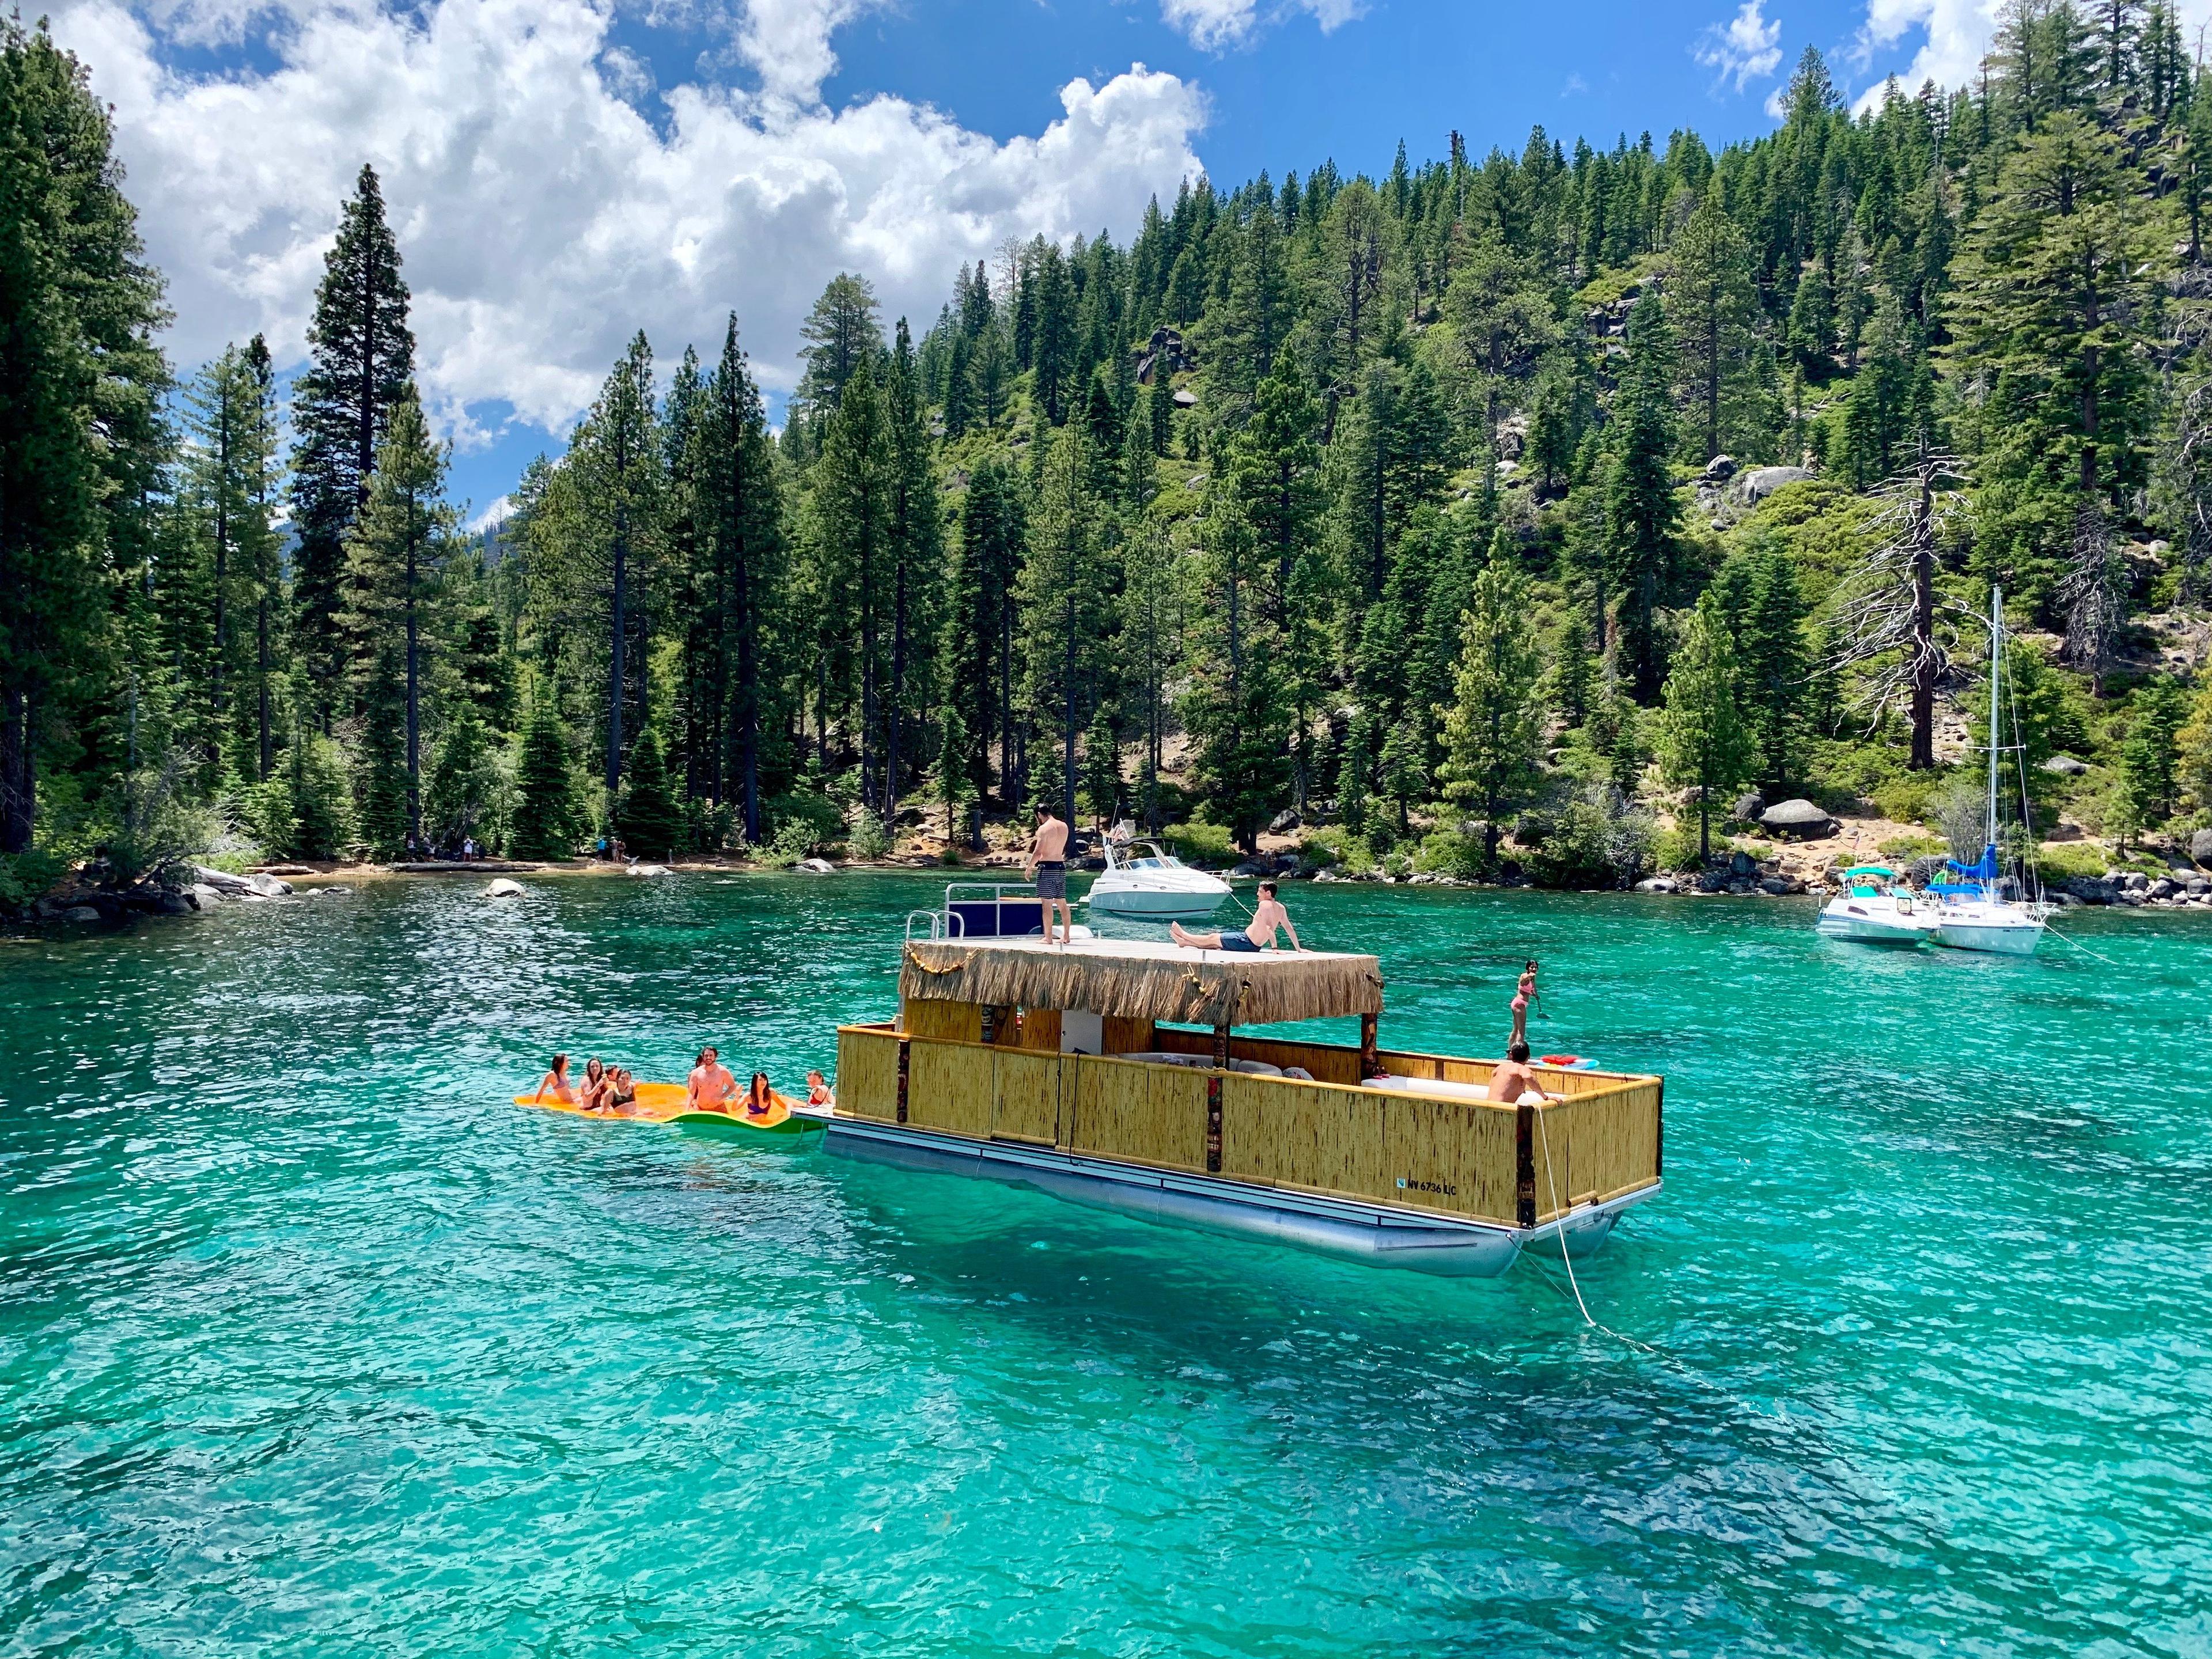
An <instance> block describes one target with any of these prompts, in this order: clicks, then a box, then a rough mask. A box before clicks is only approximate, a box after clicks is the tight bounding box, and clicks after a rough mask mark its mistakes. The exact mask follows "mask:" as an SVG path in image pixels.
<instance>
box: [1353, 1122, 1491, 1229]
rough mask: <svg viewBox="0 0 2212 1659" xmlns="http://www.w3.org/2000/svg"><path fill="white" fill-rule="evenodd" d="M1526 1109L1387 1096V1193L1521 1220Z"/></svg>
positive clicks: (1420, 1205) (1418, 1205)
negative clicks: (1519, 1183)
mask: <svg viewBox="0 0 2212 1659" xmlns="http://www.w3.org/2000/svg"><path fill="white" fill-rule="evenodd" d="M1517 1121H1518V1114H1517V1113H1516V1112H1515V1111H1514V1110H1512V1109H1510V1108H1508V1107H1502V1106H1492V1105H1487V1104H1485V1103H1482V1102H1480V1101H1471V1100H1423V1099H1421V1098H1420V1097H1418V1096H1413V1095H1401V1094H1397V1093H1390V1094H1386V1095H1384V1096H1383V1196H1384V1198H1385V1199H1386V1200H1389V1202H1391V1203H1395V1204H1403V1205H1406V1206H1409V1207H1411V1208H1414V1209H1421V1210H1437V1211H1441V1212H1443V1213H1444V1214H1446V1215H1456V1216H1467V1217H1469V1218H1474V1219H1478V1220H1483V1221H1497V1222H1503V1223H1504V1225H1507V1226H1512V1225H1516V1216H1517V1214H1518V1207H1519V1206H1517V1205H1516V1203H1515V1197H1516V1194H1515V1190H1514V1188H1515V1181H1514V1176H1515V1172H1516V1157H1515V1129H1516V1124H1517Z"/></svg>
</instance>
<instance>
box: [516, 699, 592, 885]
mask: <svg viewBox="0 0 2212 1659" xmlns="http://www.w3.org/2000/svg"><path fill="white" fill-rule="evenodd" d="M515 793H516V800H515V808H514V827H513V836H512V846H513V851H514V853H515V855H516V856H517V857H519V858H526V859H564V858H567V857H568V856H569V854H572V853H574V851H575V850H576V837H577V824H578V819H579V817H580V813H579V812H578V811H577V810H576V801H575V792H574V783H573V781H572V780H571V774H570V770H569V757H568V737H567V734H566V733H565V732H563V731H562V726H561V716H560V708H559V700H558V699H557V698H556V697H553V696H545V695H542V694H541V695H539V696H535V697H533V698H532V700H531V706H530V720H529V724H528V725H526V726H524V728H523V732H522V750H521V754H520V758H519V759H518V761H517V763H516V768H515Z"/></svg>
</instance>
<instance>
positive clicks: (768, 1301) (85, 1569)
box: [0, 875, 2212, 1656]
mask: <svg viewBox="0 0 2212 1659" xmlns="http://www.w3.org/2000/svg"><path fill="white" fill-rule="evenodd" d="M479 887H480V884H478V883H476V882H473V881H470V880H461V881H458V882H453V883H450V884H440V883H435V882H417V883H413V884H404V883H397V882H394V883H385V884H378V885H375V886H373V887H369V888H366V889H364V890H362V891H360V892H358V893H356V894H355V895H353V896H350V897H343V898H330V899H321V900H314V901H306V902H287V903H276V904H268V905H262V906H257V907H253V908H236V909H233V910H229V911H226V912H224V913H223V914H222V915H216V916H210V917H204V918H197V919H194V920H192V921H189V922H185V923H179V924H174V925H167V926H161V927H149V928H147V929H146V930H144V931H142V932H140V933H137V934H135V935H129V936H121V937H115V936H108V937H98V938H89V939H70V940H58V939H48V940H42V941H33V942H29V943H23V942H6V943H0V1194H4V1208H0V1652H5V1653H18V1652H20V1653H64V1652H67V1653H71V1654H100V1655H108V1654H133V1655H136V1654H163V1655H167V1654H192V1655H211V1654H225V1655H229V1654H241V1653H251V1654H257V1655H258V1654H301V1655H306V1654H315V1655H325V1654H394V1655H400V1654H404V1655H410V1656H412V1655H426V1654H434V1653H435V1654H477V1653H481V1654H515V1653H538V1654H561V1655H568V1654H577V1655H583V1654H596V1653H607V1652H630V1653H641V1654H644V1653H652V1654H664V1653H665V1654H694V1653H696V1654H721V1653H737V1652H743V1653H745V1654H749V1655H751V1654H762V1655H781V1654H791V1655H813V1654H837V1655H847V1654H862V1655H865V1654H886V1655H888V1654H905V1653H918V1652H942V1653H959V1654H990V1653H1024V1652H1039V1651H1048V1650H1051V1651H1060V1652H1068V1653H1077V1652H1080V1653H1100V1654H1115V1655H1164V1656H1165V1655H1174V1656H1184V1655H1215V1654H1269V1655H1306V1654H1315V1655H1319V1654H1343V1653H1351V1652H1360V1653H1405V1654H1416V1653H1418V1654H1423V1655H1429V1654H1437V1653H1468V1654H1474V1653H1485V1654H1488V1653H1504V1654H1519V1653H1547V1652H1560V1653H1567V1652H1575V1653H1580V1652H1584V1651H1588V1650H1591V1649H1593V1648H1601V1649H1604V1650H1618V1651H1623V1652H1631V1653H1653V1654H1662V1653H1663V1654H1693V1655H1694V1654H1739V1653H1745V1652H1753V1651H1757V1652H1762V1653H1790V1654H1794V1653H1808V1654H1809V1653H1843V1652H1878V1653H1885V1654H1887V1653H1899V1652H1901V1653H1935V1652H1938V1651H1942V1652H1972V1653H2047V1654H2067V1655H2075V1654H2100V1655H2102V1654H2112V1655H2119V1654H2137V1653H2146V1654H2148V1653H2174V1654H2204V1653H2207V1652H2212V1274H2209V1273H2208V1270H2212V1229H2208V1225H2207V1222H2208V1217H2212V1042H2208V1038H2212V1031H2208V1024H2212V1020H2208V1012H2212V1010H2208V1003H2207V1000H2206V990H2205V985H2206V973H2205V969H2206V965H2207V963H2208V947H2212V925H2208V919H2207V918H2205V917H2203V916H2200V915H2144V914H2140V913H2138V914H2135V915H2127V916H2114V917H2085V916H2082V915H2080V914H2079V913H2076V914H2075V915H2072V916H2070V917H2069V918H2068V919H2067V921H2068V925H2069V929H2070V931H2072V932H2073V933H2075V934H2076V936H2077V937H2079V938H2080V939H2081V941H2082V942H2083V943H2084V944H2085V945H2088V946H2090V947H2092V948H2093V949H2094V950H2095V951H2100V952H2101V953H2103V954H2104V955H2105V956H2107V957H2111V958H2112V959H2113V962H2114V964H2116V965H2107V964H2106V963H2102V962H2100V961H2097V960H2095V959H2093V957H2089V956H2087V955H2085V954H2082V953H2080V952H2077V951H2069V950H2067V949H2065V948H2063V947H2061V946H2056V945H2053V946H2050V947H2046V952H2047V953H2046V955H2045V957H2041V958H2039V959H2037V960H2034V961H2031V962H2026V963H2015V962H2006V961H2000V960H1995V959H1984V958H1977V957H1962V956H1954V955H1947V956H1944V957H1899V956H1893V955H1888V954H1884V953H1881V952H1878V951H1866V950H1863V949H1857V948H1854V947H1850V946H1846V945H1831V944H1826V943H1824V942H1822V941H1820V940H1817V939H1814V938H1813V937H1812V936H1811V934H1810V932H1809V922H1810V920H1811V915H1810V912H1809V910H1808V909H1807V908H1802V907H1801V906H1799V905H1796V904H1794V903H1790V902H1753V901H1746V902H1735V901H1729V900H1719V899H1716V900H1706V901H1701V902H1696V903H1691V902H1668V901H1664V900H1656V901H1644V900H1636V899H1629V898H1616V897H1606V898H1596V897H1590V898H1576V897H1557V896H1552V897H1540V896H1533V895H1518V894H1489V893H1480V894H1477V893H1463V892H1431V891H1407V890H1388V889H1378V888H1373V887H1356V888H1343V887H1339V888H1319V889H1316V888H1300V889H1297V890H1296V891H1295V892H1294V894H1293V895H1292V899H1291V902H1292V908H1293V910H1294V913H1295V914H1296V915H1297V917H1298V919H1299V921H1300V922H1301V924H1302V926H1303V927H1304V931H1305V932H1306V933H1308V934H1309V935H1310V937H1312V938H1314V939H1316V940H1317V941H1318V942H1321V943H1323V944H1326V945H1335V946H1342V947H1368V948H1374V949H1376V950H1377V951H1379V952H1380V954H1381V955H1382V957H1383V963H1384V969H1385V972H1386V974H1387V975H1388V976H1389V981H1390V1012H1389V1014H1388V1015H1386V1016H1385V1022H1386V1023H1385V1027H1384V1030H1385V1035H1386V1038H1387V1039H1388V1040H1392V1041H1397V1042H1405V1043H1407V1045H1408V1046H1416V1045H1434V1046H1439V1047H1443V1048H1449V1049H1453V1050H1456V1051H1460V1052H1473V1053H1489V1052H1494V1050H1495V1048H1497V1046H1498V1036H1499V1035H1500V1031H1501V1028H1502V1026H1503V1024H1504V1020H1505V1018H1506V1016H1505V1012H1504V1005H1505V1002H1506V1000H1507V999H1508V997H1509V996H1510V979H1511V974H1512V969H1513V965H1514V964H1513V961H1512V960H1510V959H1515V958H1517V957H1519V956H1520V955H1522V954H1523V953H1533V954H1535V955H1538V956H1541V957H1543V958H1545V961H1546V983H1547V998H1546V1005H1545V1006H1546V1012H1547V1014H1548V1016H1549V1020H1548V1023H1540V1024H1538V1026H1537V1028H1536V1034H1537V1036H1539V1038H1540V1039H1541V1040H1542V1041H1543V1042H1546V1043H1547V1044H1553V1045H1559V1046H1566V1047H1571V1048H1575V1049H1577V1050H1579V1051H1581V1052H1583V1053H1589V1054H1596V1055H1598V1056H1600V1057H1601V1060H1603V1061H1604V1062H1605V1063H1606V1064H1607V1065H1609V1066H1621V1067H1625V1068H1649V1069H1651V1070H1655V1071H1659V1072H1662V1073H1665V1075H1666V1078H1667V1109H1668V1125H1667V1128H1668V1135H1667V1148H1668V1164H1667V1176H1668V1178H1667V1186H1666V1189H1665V1191H1664V1193H1663V1194H1662V1196H1661V1197H1660V1198H1659V1199H1658V1200H1656V1201H1655V1202H1653V1203H1650V1204H1649V1205H1647V1206H1644V1208H1643V1209H1641V1210H1639V1211H1638V1212H1636V1213H1635V1215H1634V1217H1633V1218H1632V1220H1631V1221H1629V1222H1628V1223H1626V1224H1625V1225H1623V1226H1622V1228H1621V1229H1620V1231H1619V1232H1618V1233H1617V1234H1616V1235H1615V1237H1614V1240H1613V1243H1612V1244H1611V1245H1610V1246H1608V1247H1607V1249H1606V1250H1605V1251H1604V1252H1602V1253H1601V1254H1600V1255H1598V1256H1597V1257H1595V1259H1593V1260H1592V1261H1590V1262H1589V1263H1588V1264H1587V1266H1586V1267H1584V1269H1583V1274H1582V1282H1583V1291H1584V1292H1585V1294H1586V1295H1587V1296H1588V1297H1589V1302H1590V1305H1591V1309H1592V1311H1593V1312H1594V1313H1595V1315H1596V1316H1597V1317H1598V1318H1599V1319H1600V1320H1601V1321H1602V1322H1604V1323H1605V1324H1606V1325H1607V1326H1610V1327H1611V1328H1613V1329H1614V1330H1617V1331H1620V1332H1621V1333H1624V1334H1626V1335H1629V1336H1632V1337H1634V1338H1636V1339H1638V1340H1639V1341H1641V1342H1644V1343H1648V1344H1650V1345H1651V1346H1652V1347H1653V1348H1654V1349H1656V1351H1657V1352H1644V1351H1643V1350H1641V1349H1639V1348H1637V1347H1634V1346H1628V1345H1626V1344H1625V1343H1623V1342H1620V1341H1617V1340H1613V1338H1612V1337H1610V1336H1608V1335H1606V1334H1602V1333H1601V1332H1597V1331H1594V1330H1591V1329H1589V1328H1587V1327H1585V1326H1584V1325H1583V1322H1582V1321H1581V1318H1580V1316H1578V1315H1577V1312H1576V1310H1575V1309H1574V1307H1573V1305H1572V1304H1571V1301H1569V1300H1568V1299H1567V1297H1566V1296H1565V1290H1564V1285H1563V1282H1558V1281H1559V1271H1558V1267H1557V1264H1556V1263H1553V1264H1552V1265H1551V1267H1549V1268H1548V1269H1547V1268H1546V1267H1544V1266H1543V1265H1541V1263H1538V1262H1536V1261H1534V1260H1533V1259H1529V1258H1524V1260H1523V1261H1522V1264H1521V1265H1520V1266H1519V1267H1516V1269H1515V1270H1514V1271H1513V1272H1512V1273H1510V1274H1509V1275H1508V1276H1506V1277H1505V1278H1504V1279H1497V1280H1491V1281H1484V1282H1476V1283H1464V1284H1462V1283H1451V1282H1444V1281H1437V1280H1431V1279H1425V1278H1422V1277H1419V1276H1418V1275H1413V1274H1406V1273H1390V1272H1387V1271H1383V1270H1376V1269H1370V1268H1364V1267H1352V1266H1348V1265H1340V1264H1338V1263H1334V1262H1332V1261H1326V1260H1322V1259H1319V1258H1315V1257H1310V1256H1306V1255H1299V1254H1296V1253H1293V1252H1289V1251H1285V1250H1282V1249H1275V1248H1271V1247H1267V1246H1264V1245H1261V1244H1258V1243H1244V1242H1241V1241H1234V1240H1226V1241H1225V1240H1222V1239H1217V1238H1213V1237H1207V1236H1205V1235H1200V1234H1191V1233H1183V1232H1178V1231H1165V1230H1160V1229H1154V1228H1151V1227H1147V1226H1145V1225H1140V1224H1138V1223H1134V1222H1128V1221H1123V1220H1121V1219H1119V1218H1113V1217H1110V1216H1102V1215H1098V1214H1094V1213H1091V1212H1087V1211H1084V1210H1080V1209H1076V1208H1071V1207H1068V1206H1063V1205H1060V1204H1057V1203H1055V1202H1054V1201H1052V1200H1048V1199H1045V1198H1042V1197H1039V1196H1036V1195H1034V1194H1026V1193H1023V1192H1020V1191H1018V1190H1014V1189H1010V1188H1001V1187H998V1186H995V1185H992V1184H988V1183H984V1182H966V1181H962V1180H959V1179H956V1178H950V1177H942V1176H919V1175H909V1174H904V1173H899V1172H894V1171H887V1170H878V1169H872V1168H868V1167H865V1166H857V1165H854V1164H847V1163H845V1162H843V1161H842V1160H836V1159H831V1158H823V1157H819V1156H814V1155H805V1156H793V1155H790V1154H785V1153H763V1152H757V1151H755V1150H752V1149H750V1148H744V1147H738V1146H726V1145H724V1144H720V1143H712V1144H709V1143H702V1142H700V1141H697V1140H693V1139H684V1138H683V1137H681V1136H679V1135H678V1134H676V1133H673V1132H671V1131H667V1130H663V1129H657V1128H647V1127H636V1126H627V1125H617V1124H599V1123H588V1122H577V1121H568V1120H562V1119H558V1118H554V1117H550V1116H546V1115H538V1114H532V1113H527V1112H523V1111H518V1110H517V1109H515V1108H514V1107H513V1106H512V1105H510V1104H508V1103H507V1096H508V1095H510V1094H511V1093H513V1092H514V1091H515V1090H516V1089H517V1088H518V1087H519V1086H521V1085H524V1084H526V1081H527V1080H529V1079H533V1078H534V1077H535V1075H536V1073H537V1071H538V1069H539V1068H540V1067H541V1066H542V1063H543V1060H544V1055H545V1054H546V1053H547V1052H548V1051H549V1050H550V1049H551V1048H555V1047H562V1048H568V1049H570V1050H571V1051H574V1052H577V1053H590V1052H598V1053H606V1054H616V1055H619V1056H622V1057H623V1058H624V1059H626V1060H629V1061H630V1062H631V1063H632V1064H633V1065H634V1066H635V1068H636V1069H637V1071H638V1072H639V1073H640V1075H641V1076H658V1077H679V1076H681V1074H682V1070H683V1066H684V1061H685V1060H686V1058H687V1057H688V1056H689V1054H690V1052H691V1051H692V1050H693V1049H694V1048H696V1047H697V1046H698V1045H699V1044H700V1043H701V1042H705V1041H708V1040H714V1041H716V1042H720V1044H721V1046H722V1048H723V1051H724V1054H725V1055H726V1057H728V1058H730V1059H731V1060H732V1063H733V1065H734V1066H736V1067H737V1068H738V1070H739V1071H740V1072H741V1073H742V1072H743V1071H744V1070H746V1069H748V1068H750V1067H751V1066H755V1065H758V1066H763V1067H766V1068H767V1069H769V1070H770V1071H771V1072H772V1073H774V1074H775V1076H776V1078H777V1079H778V1080H779V1081H780V1082H796V1081H797V1079H798V1077H799V1073H800V1072H801V1071H802V1070H803V1068H804V1067H805V1066H808V1065H813V1064H820V1065H826V1064H827V1063H828V1062H829V1060H830V1059H831V1058H832V1056H833V1054H834V1050H835V1037H834V1033H833V1030H832V1026H833V1025H834V1024H835V1022H836V1020H838V1019H840V1018H881V1017H884V1016H885V1015H887V1014H888V1013H889V1012H890V1011H891V1010H892V1008H893V1006H894V1005H895V1000H896V992H895V977H894V969H895V967H896V953H897V927H896V921H895V920H893V919H894V918H896V916H897V915H900V914H901V913H902V911H903V910H905V909H906V908H908V907H909V906H911V905H918V904H925V903H927V902H929V900H930V897H931V895H932V893H933V884H931V883H929V882H927V881H925V880H923V879H921V878H911V879H909V878H898V877H891V876H882V877H872V876H844V877H839V878H835V879H830V880H809V879H807V878H760V877H718V876H712V875H700V876H686V877H683V878H676V879H671V880H668V881H665V882H653V883H647V882H617V881H598V880H589V879H582V878H570V879H565V880H564V879H545V880H541V881H536V882H534V883H533V884H532V893H531V896H529V897H528V898H526V899H525V900H523V901H521V902H515V903H510V904H505V905H501V904H494V903H487V902H485V901H484V900H483V899H482V898H481V897H480V896H477V895H478V890H479Z"/></svg>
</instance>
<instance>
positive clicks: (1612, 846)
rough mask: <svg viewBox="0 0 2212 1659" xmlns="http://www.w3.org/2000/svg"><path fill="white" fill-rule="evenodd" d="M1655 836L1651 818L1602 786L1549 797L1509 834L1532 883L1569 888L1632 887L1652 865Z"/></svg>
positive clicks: (1594, 785) (1614, 790)
mask: <svg viewBox="0 0 2212 1659" xmlns="http://www.w3.org/2000/svg"><path fill="white" fill-rule="evenodd" d="M1529 836H1533V837H1534V840H1533V841H1529V840H1528V839H1526V838H1527V837H1529ZM1655 836H1656V830H1655V829H1654V826H1653V824H1652V821H1651V815H1650V813H1648V812H1646V811H1644V810H1643V809H1642V808H1641V807H1638V805H1635V803H1634V802H1632V801H1631V800H1630V799H1628V798H1627V797H1626V795H1624V794H1622V793H1620V790H1618V789H1616V788H1614V787H1613V786H1612V785H1611V784H1610V783H1602V782H1601V783H1590V784H1585V785H1583V787H1581V788H1579V789H1574V790H1571V791H1567V792H1565V793H1561V794H1559V795H1557V796H1554V797H1553V799H1551V800H1550V801H1548V802H1547V803H1546V804H1545V805H1543V806H1542V807H1541V808H1539V809H1536V810H1534V811H1529V812H1524V813H1523V814H1522V817H1521V822H1520V823H1519V824H1517V825H1516V827H1515V829H1514V837H1515V839H1516V840H1521V841H1522V842H1523V844H1524V845H1526V846H1528V849H1529V850H1528V855H1527V857H1526V858H1525V859H1524V860H1523V863H1524V864H1525V866H1526V867H1527V869H1528V874H1529V876H1530V878H1532V879H1534V881H1536V882H1537V883H1539V884H1541V885H1543V886H1546V887H1573V888H1582V887H1612V886H1616V885H1618V886H1627V885H1629V884H1632V883H1633V882H1634V881H1635V880H1636V878H1638V876H1640V875H1642V874H1643V873H1644V871H1646V870H1648V869H1649V868H1650V866H1651V860H1652V854H1653V842H1654V839H1655ZM1692 847H1693V848H1694V842H1692Z"/></svg>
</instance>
